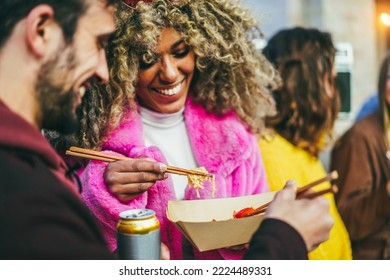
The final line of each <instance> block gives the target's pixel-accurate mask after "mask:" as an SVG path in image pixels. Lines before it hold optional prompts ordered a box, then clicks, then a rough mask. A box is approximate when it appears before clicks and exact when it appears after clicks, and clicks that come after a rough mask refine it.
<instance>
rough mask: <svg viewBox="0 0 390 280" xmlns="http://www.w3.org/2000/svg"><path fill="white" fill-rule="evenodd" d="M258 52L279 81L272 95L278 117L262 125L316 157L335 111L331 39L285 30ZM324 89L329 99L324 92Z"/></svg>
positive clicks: (306, 31)
mask: <svg viewBox="0 0 390 280" xmlns="http://www.w3.org/2000/svg"><path fill="white" fill-rule="evenodd" d="M263 53H264V55H265V56H266V57H267V58H268V59H269V60H270V61H271V62H272V63H273V64H274V66H275V67H276V69H277V70H278V71H279V73H280V75H281V77H282V83H283V85H282V86H281V87H280V88H278V89H277V90H275V91H274V93H273V94H274V98H275V101H276V107H277V111H278V113H277V114H276V115H275V116H272V117H268V118H267V119H266V123H267V126H269V127H271V128H273V129H274V130H275V131H276V132H277V133H279V134H280V135H282V136H283V137H284V138H286V139H287V140H288V141H289V142H291V143H292V144H294V145H295V146H297V147H300V148H302V149H304V150H306V151H308V152H309V153H310V154H312V155H314V156H318V154H319V152H320V151H321V150H322V149H323V148H324V146H325V141H326V140H327V139H326V138H328V139H331V136H332V130H333V126H334V123H335V120H336V118H337V114H338V112H339V94H338V92H337V88H336V87H335V80H334V77H333V71H334V58H335V53H336V49H335V46H334V44H333V42H332V38H331V35H330V34H329V33H327V32H322V31H320V30H317V29H312V28H302V27H295V28H291V29H284V30H281V31H279V32H278V33H276V34H275V35H274V36H272V38H271V39H270V40H269V42H268V44H267V46H266V47H265V48H264V49H263ZM329 88H330V90H332V91H334V94H333V96H329V94H327V91H328V90H329ZM327 136H330V137H327Z"/></svg>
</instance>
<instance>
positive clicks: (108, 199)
mask: <svg viewBox="0 0 390 280" xmlns="http://www.w3.org/2000/svg"><path fill="white" fill-rule="evenodd" d="M105 152H107V151H105ZM110 153H112V154H116V153H114V152H110ZM106 166H107V163H104V162H99V161H94V160H92V161H90V162H89V164H88V165H87V167H86V168H85V170H84V172H83V173H82V174H81V176H80V179H81V183H82V185H83V192H82V194H81V195H82V198H83V199H84V201H85V203H86V205H87V206H88V207H89V209H90V210H91V211H92V213H93V214H94V215H95V216H96V217H97V218H98V220H99V221H100V222H101V225H102V227H101V228H102V231H103V234H104V236H105V237H106V239H107V241H108V244H109V247H110V249H111V250H112V251H114V250H116V223H117V221H118V220H119V213H120V212H122V211H125V210H129V209H137V208H145V207H146V203H147V196H148V193H147V192H145V193H143V194H142V195H140V196H138V197H137V198H135V199H133V200H132V201H131V202H129V203H127V204H123V203H121V202H120V201H118V199H117V198H116V197H114V196H113V195H112V194H111V193H110V192H109V190H108V189H107V187H106V185H105V183H104V178H103V174H104V170H105V168H106Z"/></svg>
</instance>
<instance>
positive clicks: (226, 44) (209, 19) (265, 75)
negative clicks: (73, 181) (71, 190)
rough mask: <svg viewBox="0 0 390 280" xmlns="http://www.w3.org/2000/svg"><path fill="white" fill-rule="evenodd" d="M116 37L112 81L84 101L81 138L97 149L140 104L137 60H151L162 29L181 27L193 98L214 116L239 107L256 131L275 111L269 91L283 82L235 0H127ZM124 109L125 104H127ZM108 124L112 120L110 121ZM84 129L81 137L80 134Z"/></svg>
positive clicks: (111, 53)
mask: <svg viewBox="0 0 390 280" xmlns="http://www.w3.org/2000/svg"><path fill="white" fill-rule="evenodd" d="M116 24H117V28H116V36H115V38H114V39H113V40H112V42H111V43H110V45H109V46H108V49H107V59H108V64H109V69H110V81H109V83H108V85H105V86H98V85H97V86H95V87H94V88H93V89H92V90H91V92H90V93H89V94H86V95H85V97H84V98H85V100H83V106H84V107H83V113H82V114H83V118H82V123H81V127H80V132H79V137H78V139H77V140H78V143H76V144H78V145H80V146H84V147H87V148H94V149H98V148H100V147H101V144H102V141H104V136H105V135H106V134H107V133H108V131H109V130H111V129H114V128H115V127H117V126H118V124H119V123H120V121H121V119H122V117H123V114H124V112H125V111H127V110H128V109H131V110H133V111H134V112H135V110H136V89H135V85H136V81H137V75H138V69H139V65H140V61H141V59H142V61H145V62H148V61H150V60H153V59H154V55H155V48H156V45H157V42H158V39H159V36H160V32H161V30H162V29H165V28H173V29H175V30H176V31H178V32H180V33H182V34H183V35H184V37H185V42H186V44H188V45H189V46H190V47H191V48H192V49H193V51H194V53H195V57H196V69H195V74H194V78H193V81H192V83H191V93H192V95H191V98H193V100H194V101H195V102H197V103H200V104H202V105H203V106H204V108H205V109H206V110H207V111H209V112H213V113H215V114H217V115H223V114H225V113H227V112H229V111H234V112H236V114H237V115H238V117H239V118H240V119H241V121H242V122H243V123H244V124H245V125H247V127H248V129H250V130H251V131H252V132H254V133H257V132H260V131H262V129H263V127H264V117H265V116H269V115H273V114H274V113H275V105H274V100H273V98H272V96H271V92H270V90H271V89H272V88H274V87H275V86H276V85H279V82H280V81H279V77H278V75H277V74H276V72H275V70H274V68H273V66H272V65H271V64H270V63H269V62H268V61H267V60H266V59H265V57H264V56H263V55H262V54H261V53H260V52H259V51H258V50H256V48H255V46H254V44H253V39H255V38H259V37H260V36H261V32H260V30H259V28H258V25H257V22H256V21H255V20H254V18H252V17H251V16H250V14H249V11H248V10H246V9H244V8H243V7H242V6H241V5H240V2H239V1H235V0H196V1H194V0H177V1H174V0H173V1H169V0H155V1H153V2H152V3H151V4H147V3H144V2H142V1H141V2H138V3H137V5H135V6H134V7H129V6H127V5H125V4H124V5H122V6H121V7H119V9H118V11H117V14H116ZM124 108H126V109H124ZM107 124H108V125H107ZM80 135H81V137H80Z"/></svg>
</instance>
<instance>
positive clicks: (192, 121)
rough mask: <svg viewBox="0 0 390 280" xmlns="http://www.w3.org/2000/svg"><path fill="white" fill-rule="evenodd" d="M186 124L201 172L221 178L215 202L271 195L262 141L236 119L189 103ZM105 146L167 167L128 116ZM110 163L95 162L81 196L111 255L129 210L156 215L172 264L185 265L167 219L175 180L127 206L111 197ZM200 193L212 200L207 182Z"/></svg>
mask: <svg viewBox="0 0 390 280" xmlns="http://www.w3.org/2000/svg"><path fill="white" fill-rule="evenodd" d="M184 119H185V124H186V127H187V131H188V136H189V139H190V142H191V145H192V148H193V153H194V156H195V159H196V161H197V163H198V166H204V167H205V168H206V169H207V170H208V171H209V172H210V173H213V174H215V175H216V178H215V182H216V192H215V197H217V198H218V197H219V198H222V197H236V196H243V195H251V194H258V193H262V192H266V191H268V184H267V181H266V177H265V170H264V166H263V162H262V159H261V156H260V151H259V147H258V144H257V141H256V139H255V137H254V135H252V134H251V133H249V132H248V131H247V129H246V128H245V127H244V125H243V124H242V123H241V122H240V121H239V120H238V118H237V117H236V115H235V114H234V113H229V114H226V115H224V116H222V117H218V116H215V115H212V114H209V113H207V112H206V111H205V110H204V108H203V107H201V106H200V105H197V104H195V103H193V102H191V101H190V98H188V100H187V102H186V107H185V111H184ZM107 139H108V141H106V142H105V143H104V144H103V150H105V151H109V152H112V153H118V154H122V155H125V156H128V157H137V156H148V157H150V158H153V159H155V160H157V161H160V162H166V161H165V159H164V156H163V155H162V154H161V152H160V151H159V150H158V149H157V148H156V147H145V146H144V142H143V126H142V121H141V118H140V116H139V115H138V114H137V115H136V116H130V115H128V116H127V117H126V118H125V120H124V121H123V122H122V123H121V125H120V126H119V127H118V128H117V129H116V130H114V131H112V133H110V135H109V137H108V138H107ZM106 165H107V164H106V163H102V162H98V161H91V162H90V163H89V164H88V165H87V167H86V168H85V170H84V171H83V173H82V174H81V180H82V184H83V192H82V196H83V199H84V200H85V202H86V204H87V206H88V207H89V208H90V209H91V210H92V212H93V213H94V214H95V216H96V217H97V218H98V219H99V220H100V222H101V225H102V230H103V233H104V235H105V237H106V238H107V241H108V243H109V246H110V249H111V250H113V251H115V250H116V228H115V227H116V223H117V221H118V218H119V213H120V212H122V211H124V210H128V209H137V208H148V209H152V210H154V211H155V212H156V216H157V218H158V219H159V221H160V225H161V241H162V242H164V243H165V244H166V245H167V246H168V247H169V249H170V257H171V259H182V258H183V255H182V244H181V243H182V239H181V238H182V237H181V234H180V232H179V230H178V229H177V228H176V227H175V225H174V224H172V223H171V222H170V221H169V220H167V217H166V207H167V203H168V201H169V200H174V199H175V196H174V190H173V185H172V181H171V178H170V177H168V179H166V180H164V181H158V182H156V183H155V184H154V185H153V186H152V187H151V188H149V190H148V191H147V192H145V193H144V194H142V195H141V196H139V197H137V198H135V199H133V200H132V201H131V202H129V203H126V204H123V203H121V202H119V201H118V200H117V199H116V198H115V197H114V196H112V195H111V194H110V193H109V191H108V190H107V187H106V186H105V184H104V180H103V172H104V169H105V167H106ZM204 187H205V189H204V190H201V192H200V195H201V198H211V185H210V183H209V182H208V181H206V182H205V184H204ZM185 199H187V200H190V199H198V198H197V195H196V192H195V190H194V188H187V189H186V193H185ZM243 253H244V251H233V250H229V249H220V250H213V251H207V252H203V253H200V252H198V251H197V250H196V249H194V256H195V258H196V259H240V258H241V257H242V255H243Z"/></svg>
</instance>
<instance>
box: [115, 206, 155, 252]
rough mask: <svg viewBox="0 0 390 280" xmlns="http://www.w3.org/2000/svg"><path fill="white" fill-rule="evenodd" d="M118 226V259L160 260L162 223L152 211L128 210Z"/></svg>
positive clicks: (121, 216) (123, 214) (121, 215)
mask: <svg viewBox="0 0 390 280" xmlns="http://www.w3.org/2000/svg"><path fill="white" fill-rule="evenodd" d="M119 217H120V219H119V222H118V224H117V227H116V229H117V239H116V240H117V248H118V257H119V259H122V260H159V259H160V257H161V256H160V246H161V245H160V244H161V240H160V222H159V221H158V219H157V218H156V215H155V212H154V211H153V210H150V209H133V210H126V211H123V212H121V213H120V214H119Z"/></svg>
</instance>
